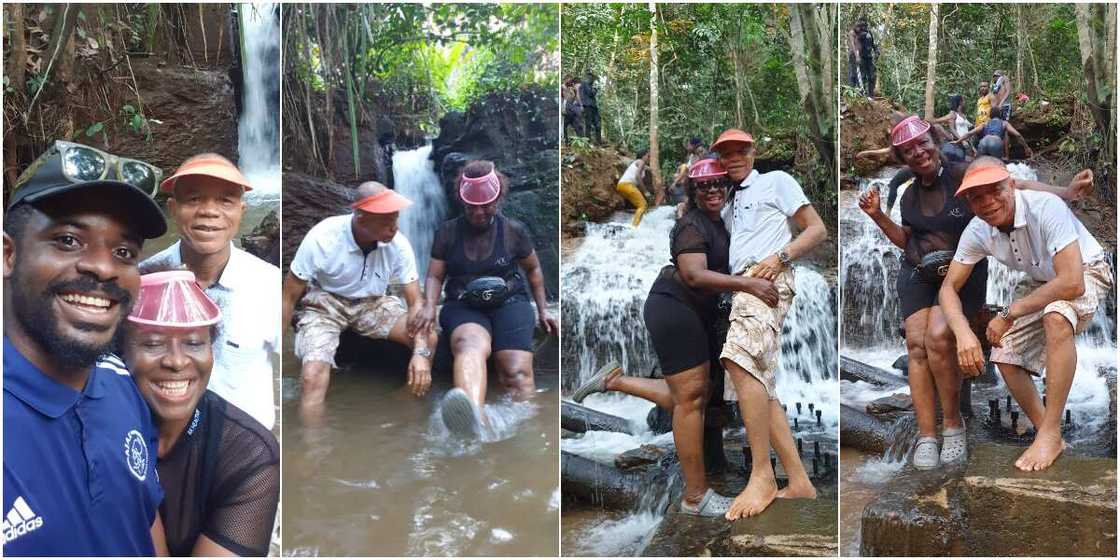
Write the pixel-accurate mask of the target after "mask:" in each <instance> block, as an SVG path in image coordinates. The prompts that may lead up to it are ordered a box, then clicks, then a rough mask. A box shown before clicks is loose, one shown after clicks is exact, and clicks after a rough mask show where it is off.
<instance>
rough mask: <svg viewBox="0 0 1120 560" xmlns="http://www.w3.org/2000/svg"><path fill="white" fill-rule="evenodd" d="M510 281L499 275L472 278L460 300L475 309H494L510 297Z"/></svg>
mask: <svg viewBox="0 0 1120 560" xmlns="http://www.w3.org/2000/svg"><path fill="white" fill-rule="evenodd" d="M509 296H510V289H509V283H507V282H506V281H505V279H504V278H500V277H498V276H480V277H478V278H475V279H474V280H471V281H470V282H468V283H467V285H466V286H465V287H464V288H463V293H461V294H459V301H462V302H464V303H466V304H467V305H469V306H471V307H473V308H475V309H494V308H495V307H499V306H501V305H502V304H503V303H505V302H506V300H507V299H509Z"/></svg>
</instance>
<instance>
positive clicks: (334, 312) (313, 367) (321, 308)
mask: <svg viewBox="0 0 1120 560" xmlns="http://www.w3.org/2000/svg"><path fill="white" fill-rule="evenodd" d="M304 301H305V302H306V303H307V305H306V306H304V307H303V309H301V310H300V311H299V314H298V315H297V317H298V320H297V328H296V333H295V338H294V341H293V342H294V346H295V348H294V350H295V355H296V357H297V358H298V359H299V360H300V364H301V365H300V386H301V391H300V397H299V404H300V416H301V417H302V419H303V420H304V423H306V424H308V425H316V424H319V423H321V422H322V420H323V412H324V409H325V406H326V405H325V401H326V397H327V389H328V388H329V387H330V380H331V377H330V376H331V364H332V363H334V354H335V351H336V350H337V349H338V337H339V335H340V334H341V333H342V329H343V328H344V326H345V322H346V316H345V310H344V309H343V308H342V307H341V306H339V305H338V302H336V301H335V300H333V299H332V298H331V297H330V295H329V294H326V293H321V292H316V293H312V294H308V296H305V298H304Z"/></svg>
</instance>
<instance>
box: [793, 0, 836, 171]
mask: <svg viewBox="0 0 1120 560" xmlns="http://www.w3.org/2000/svg"><path fill="white" fill-rule="evenodd" d="M834 9H835V8H834V7H832V6H831V5H822V6H821V7H820V8H819V10H824V16H823V17H824V18H825V19H826V20H829V22H830V23H828V24H827V25H828V26H829V27H831V26H832V25H833V24H832V23H831V21H833V20H834V18H832V16H831V13H832V10H834ZM789 15H790V17H789V21H790V34H789V43H790V50H792V51H793V69H794V74H795V75H796V76H797V90H798V93H799V94H800V96H801V106H802V107H803V108H804V109H805V111H806V112H807V114H808V115H809V133H810V136H811V138H812V141H813V145H814V146H816V148H817V153H818V154H819V155H820V156H821V159H822V160H823V163H824V166H825V168H826V169H827V170H828V183H827V184H830V185H835V184H836V172H837V171H836V93H835V92H834V91H832V90H828V91H826V90H825V89H824V88H825V83H826V81H827V80H826V79H825V77H824V74H825V73H832V72H835V71H836V68H835V67H828V68H825V67H820V66H817V67H814V66H813V65H812V64H813V62H814V61H821V60H823V58H824V57H823V56H822V53H821V51H822V50H824V49H831V48H834V45H833V42H832V41H828V42H827V43H825V44H821V42H820V41H819V40H818V35H817V32H816V30H817V25H818V22H817V18H819V17H822V16H821V14H820V12H819V11H818V8H817V7H816V6H814V5H813V4H794V5H791V6H790V11H789ZM806 31H808V32H806ZM833 36H835V31H833ZM826 45H827V46H826Z"/></svg>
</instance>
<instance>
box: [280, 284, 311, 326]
mask: <svg viewBox="0 0 1120 560" xmlns="http://www.w3.org/2000/svg"><path fill="white" fill-rule="evenodd" d="M305 292H307V282H304V281H303V280H300V279H299V278H298V277H296V275H295V274H292V273H291V272H289V273H288V275H287V276H286V277H285V278H284V290H283V293H282V297H283V305H284V308H283V315H282V320H283V321H284V322H283V323H281V324H280V329H281V331H280V332H284V331H287V330H288V328H289V327H291V326H292V315H293V314H295V310H296V304H297V303H299V299H300V298H301V297H303V294H304V293H305Z"/></svg>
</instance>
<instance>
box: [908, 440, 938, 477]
mask: <svg viewBox="0 0 1120 560" xmlns="http://www.w3.org/2000/svg"><path fill="white" fill-rule="evenodd" d="M939 460H940V454H939V453H938V450H937V438H936V437H933V436H926V437H920V438H918V443H917V444H915V445H914V468H916V469H919V470H923V471H928V470H930V469H936V468H937V466H938V464H939Z"/></svg>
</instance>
